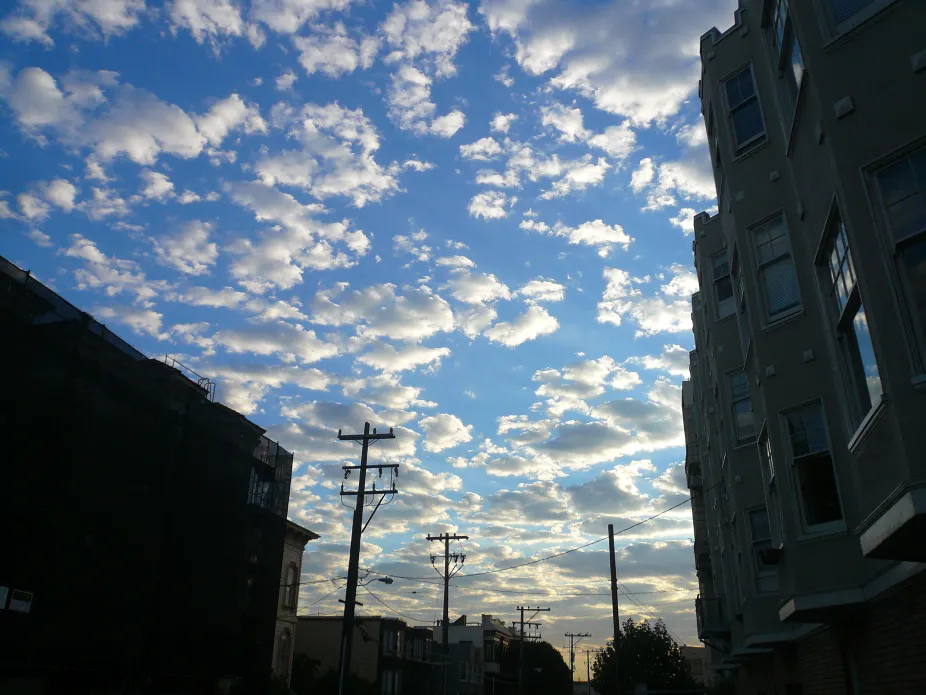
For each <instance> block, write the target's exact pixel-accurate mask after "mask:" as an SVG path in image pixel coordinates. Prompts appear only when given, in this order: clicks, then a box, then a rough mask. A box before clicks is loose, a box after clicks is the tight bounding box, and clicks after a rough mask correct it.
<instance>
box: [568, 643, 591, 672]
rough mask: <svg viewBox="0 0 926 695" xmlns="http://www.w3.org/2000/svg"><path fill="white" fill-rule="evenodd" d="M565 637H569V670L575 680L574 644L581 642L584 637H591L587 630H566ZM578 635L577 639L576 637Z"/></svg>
mask: <svg viewBox="0 0 926 695" xmlns="http://www.w3.org/2000/svg"><path fill="white" fill-rule="evenodd" d="M566 637H568V638H569V670H570V671H571V672H572V674H573V680H575V672H576V645H577V644H578V643H579V642H581V641H582V640H583V639H585V638H586V637H591V635H590V634H588V633H587V632H581V633H577V632H567V633H566ZM576 637H578V638H579V639H576Z"/></svg>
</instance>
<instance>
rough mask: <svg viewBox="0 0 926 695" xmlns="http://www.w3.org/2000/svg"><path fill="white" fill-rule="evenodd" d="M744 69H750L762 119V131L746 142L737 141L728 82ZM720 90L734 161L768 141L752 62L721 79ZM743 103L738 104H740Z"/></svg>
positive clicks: (766, 126)
mask: <svg viewBox="0 0 926 695" xmlns="http://www.w3.org/2000/svg"><path fill="white" fill-rule="evenodd" d="M744 70H749V75H750V77H751V78H752V88H753V90H754V91H755V100H756V102H757V103H758V104H759V118H760V120H761V121H762V132H761V133H756V134H755V135H753V136H752V137H751V138H749V139H748V140H746V141H745V142H741V143H737V141H736V128H735V127H734V126H733V108H732V107H731V106H730V102H729V100H728V99H727V82H728V81H729V80H731V79H732V78H734V77H736V76H737V75H739V74H740V73H741V72H743V71H744ZM720 87H721V89H720V91H721V92H722V93H723V94H722V99H723V105H724V108H725V109H726V112H727V113H726V122H727V128H728V129H729V131H730V137H729V138H728V140H729V141H730V148H731V149H732V153H733V161H736V160H738V159H739V158H740V157H745V156H746V155H748V154H751V153H752V152H755V151H756V150H757V149H758V148H759V147H761V146H762V145H764V144H766V143H767V142H768V125H767V124H766V122H765V113H764V112H763V110H762V99H761V98H760V97H759V81H758V80H757V79H756V71H755V68H754V67H753V65H752V63H751V62H750V63H747V64H745V65H741V66H740V67H738V68H737V69H735V70H733V71H732V72H730V73H729V74H728V75H727V76H726V77H724V78H723V79H722V80H721V81H720ZM740 105H741V104H737V106H740Z"/></svg>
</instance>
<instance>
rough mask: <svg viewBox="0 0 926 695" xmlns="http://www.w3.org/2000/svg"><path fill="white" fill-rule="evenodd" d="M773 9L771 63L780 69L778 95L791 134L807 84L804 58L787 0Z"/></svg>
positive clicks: (781, 1) (780, 0) (771, 19)
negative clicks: (802, 92) (801, 92)
mask: <svg viewBox="0 0 926 695" xmlns="http://www.w3.org/2000/svg"><path fill="white" fill-rule="evenodd" d="M770 8H771V9H770V12H771V16H770V17H769V20H768V26H769V29H770V31H769V37H770V43H771V51H772V61H773V63H774V64H775V66H776V67H777V69H778V91H779V94H780V95H781V107H782V115H783V117H784V123H785V126H786V128H787V129H788V130H790V128H791V123H792V122H793V119H794V113H795V110H796V108H797V100H798V95H799V94H800V91H801V84H802V83H803V81H804V57H803V56H802V55H801V47H800V44H799V43H798V41H797V36H796V35H795V33H794V22H793V21H792V19H791V12H790V9H789V7H788V0H776V2H774V3H772V4H771V5H770Z"/></svg>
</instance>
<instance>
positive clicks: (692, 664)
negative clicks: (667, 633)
mask: <svg viewBox="0 0 926 695" xmlns="http://www.w3.org/2000/svg"><path fill="white" fill-rule="evenodd" d="M679 650H680V651H681V653H682V657H683V658H684V659H685V661H687V662H688V666H689V668H690V669H691V675H692V676H693V677H694V679H695V680H696V681H698V683H700V684H701V685H712V684H713V683H714V680H715V674H714V671H713V670H712V669H711V665H710V655H709V654H708V649H707V647H690V646H687V645H686V646H682V647H680V648H679Z"/></svg>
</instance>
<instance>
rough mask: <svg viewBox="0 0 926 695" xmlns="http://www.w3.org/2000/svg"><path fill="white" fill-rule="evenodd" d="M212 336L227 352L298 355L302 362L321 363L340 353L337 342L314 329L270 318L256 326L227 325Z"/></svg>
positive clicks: (284, 355) (280, 355)
mask: <svg viewBox="0 0 926 695" xmlns="http://www.w3.org/2000/svg"><path fill="white" fill-rule="evenodd" d="M212 339H213V340H214V341H215V342H216V344H217V345H221V346H223V347H224V348H225V349H226V350H228V352H236V353H240V352H251V353H254V354H255V355H277V356H279V357H281V358H287V357H288V356H295V357H296V358H298V359H299V360H300V361H301V362H302V363H303V364H310V363H312V362H318V361H319V360H323V359H326V358H329V357H334V356H335V355H337V354H338V348H337V347H336V346H335V345H332V344H330V343H326V342H324V341H323V340H321V339H319V338H318V337H316V335H315V331H313V330H308V331H307V330H305V329H304V328H303V327H302V326H299V325H297V324H292V323H287V322H285V321H270V322H266V323H261V324H259V325H253V326H243V327H240V328H225V329H222V330H220V331H217V332H216V333H215V334H214V335H213V336H212Z"/></svg>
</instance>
